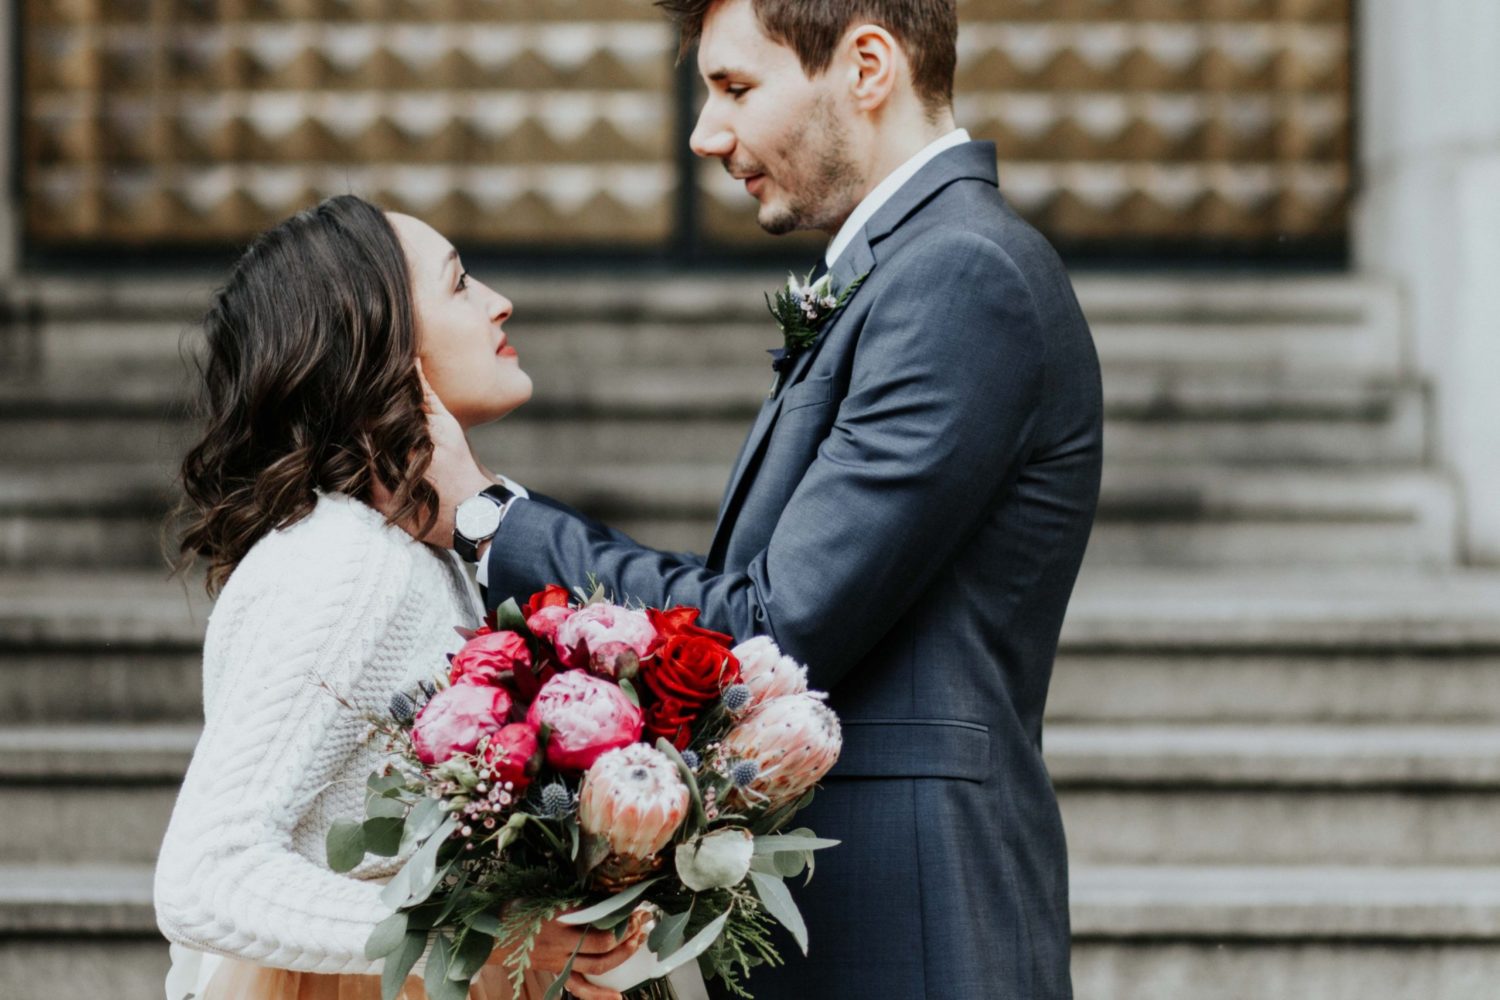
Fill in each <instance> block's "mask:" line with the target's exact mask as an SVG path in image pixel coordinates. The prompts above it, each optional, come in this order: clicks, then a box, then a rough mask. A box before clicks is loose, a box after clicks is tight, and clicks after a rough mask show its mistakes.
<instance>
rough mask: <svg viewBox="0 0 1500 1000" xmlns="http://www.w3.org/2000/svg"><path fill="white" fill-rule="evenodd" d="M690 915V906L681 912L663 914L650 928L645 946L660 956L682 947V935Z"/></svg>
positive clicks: (668, 954)
mask: <svg viewBox="0 0 1500 1000" xmlns="http://www.w3.org/2000/svg"><path fill="white" fill-rule="evenodd" d="M692 915H693V908H692V907H691V906H689V907H688V908H687V909H685V910H683V911H682V912H681V913H672V914H666V915H663V916H662V917H661V919H660V920H658V921H657V922H656V926H655V927H653V928H652V929H651V936H650V937H648V938H647V939H646V947H648V948H650V949H651V950H652V951H654V952H656V954H657V956H658V957H661V958H664V957H667V956H670V955H672V954H674V953H675V952H676V951H677V949H678V948H681V947H682V940H683V935H684V933H685V932H686V931H687V925H688V920H689V919H690V918H691V917H692Z"/></svg>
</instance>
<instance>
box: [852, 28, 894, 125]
mask: <svg viewBox="0 0 1500 1000" xmlns="http://www.w3.org/2000/svg"><path fill="white" fill-rule="evenodd" d="M843 51H844V55H845V59H846V61H847V63H848V66H849V69H848V71H847V72H848V85H849V92H850V93H851V94H852V95H853V96H854V101H855V106H856V107H857V108H859V110H861V111H874V110H875V109H876V108H879V107H880V106H881V105H883V104H885V103H886V102H887V101H888V100H890V96H891V92H892V91H893V90H895V89H896V83H897V79H898V76H899V74H900V67H901V63H902V61H903V60H904V59H905V56H904V54H903V53H902V52H901V48H900V46H899V45H897V44H896V39H895V38H894V37H893V36H892V35H891V33H890V32H889V31H886V30H885V29H884V28H882V27H880V26H879V25H878V24H862V25H859V26H858V27H856V28H853V29H851V30H850V31H849V33H848V34H847V35H846V36H845V37H844V46H843Z"/></svg>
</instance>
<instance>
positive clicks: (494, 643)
mask: <svg viewBox="0 0 1500 1000" xmlns="http://www.w3.org/2000/svg"><path fill="white" fill-rule="evenodd" d="M530 667H531V650H530V649H528V648H527V646H526V640H525V639H523V638H521V637H520V636H519V635H517V634H516V633H514V632H486V633H484V634H482V635H476V636H475V637H474V638H472V639H470V640H469V641H468V642H466V643H464V648H463V649H460V650H459V651H458V653H457V654H456V655H455V656H454V657H453V662H452V665H451V666H450V667H449V669H448V683H449V684H498V683H499V682H500V680H501V678H503V677H504V676H505V675H507V674H514V673H515V672H516V671H517V670H518V669H529V668H530Z"/></svg>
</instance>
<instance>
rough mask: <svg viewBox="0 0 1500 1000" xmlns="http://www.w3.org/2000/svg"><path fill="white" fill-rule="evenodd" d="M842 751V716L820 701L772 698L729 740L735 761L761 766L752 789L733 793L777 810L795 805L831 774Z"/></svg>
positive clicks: (727, 745)
mask: <svg viewBox="0 0 1500 1000" xmlns="http://www.w3.org/2000/svg"><path fill="white" fill-rule="evenodd" d="M843 746H844V736H843V731H842V730H841V729H840V728H839V719H838V716H837V715H834V714H833V710H832V709H830V708H829V707H828V706H827V705H825V704H823V701H822V699H821V698H819V697H817V696H816V695H813V694H791V695H784V696H782V697H780V698H771V699H768V700H766V701H764V702H762V703H761V705H760V707H759V708H756V709H754V710H753V711H751V713H750V714H749V715H747V716H746V717H745V719H744V720H743V721H742V722H740V724H739V725H737V726H735V727H734V728H733V729H731V730H730V731H729V735H728V736H726V737H725V738H724V749H725V750H726V751H727V752H728V753H729V754H730V755H731V756H734V757H739V758H741V759H742V760H748V761H754V762H755V764H756V766H757V771H756V775H755V777H754V779H752V780H751V782H750V783H749V785H748V786H747V788H746V789H744V790H743V791H741V790H739V789H736V790H735V792H734V793H733V794H736V795H743V796H744V797H745V798H746V799H748V800H750V801H752V802H757V803H767V804H768V805H769V807H770V808H773V809H774V808H775V807H777V806H779V805H782V804H783V803H787V802H795V801H796V800H797V799H799V798H801V797H802V794H803V793H804V792H806V791H807V790H808V789H809V788H811V787H812V786H813V785H816V784H817V783H818V781H819V780H821V779H822V777H823V775H825V774H827V773H828V770H829V768H831V767H833V764H834V761H836V760H838V759H839V751H840V750H842V749H843Z"/></svg>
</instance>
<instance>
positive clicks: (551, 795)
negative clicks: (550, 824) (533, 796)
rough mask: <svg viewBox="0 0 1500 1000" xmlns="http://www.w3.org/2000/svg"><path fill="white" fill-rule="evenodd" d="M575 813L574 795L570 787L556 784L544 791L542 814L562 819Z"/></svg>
mask: <svg viewBox="0 0 1500 1000" xmlns="http://www.w3.org/2000/svg"><path fill="white" fill-rule="evenodd" d="M572 811H573V793H572V792H570V791H568V786H567V785H563V784H559V783H556V782H554V783H553V784H550V785H548V786H546V787H545V788H543V789H542V814H543V815H545V816H548V817H551V818H552V819H562V818H563V817H564V816H566V815H568V813H570V812H572Z"/></svg>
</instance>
